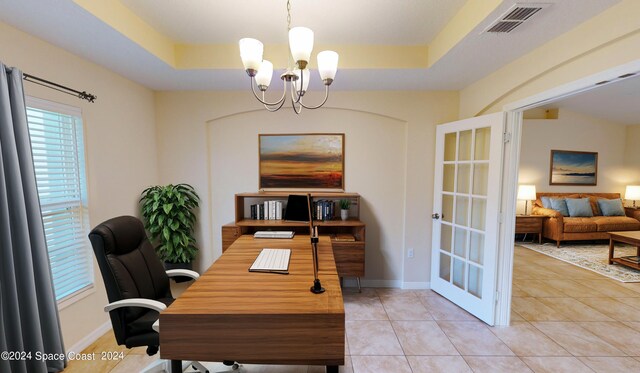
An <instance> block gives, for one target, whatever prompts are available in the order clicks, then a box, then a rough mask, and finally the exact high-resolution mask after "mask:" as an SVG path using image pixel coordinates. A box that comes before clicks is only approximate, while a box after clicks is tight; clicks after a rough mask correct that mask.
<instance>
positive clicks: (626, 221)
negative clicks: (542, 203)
mask: <svg viewBox="0 0 640 373" xmlns="http://www.w3.org/2000/svg"><path fill="white" fill-rule="evenodd" d="M592 219H593V221H594V222H595V223H596V224H597V226H598V232H615V231H635V230H640V221H638V220H636V219H634V218H630V217H627V216H597V217H594V218H592ZM565 231H566V230H565Z"/></svg>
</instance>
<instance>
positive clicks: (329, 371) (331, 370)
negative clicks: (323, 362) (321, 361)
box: [327, 365, 339, 373]
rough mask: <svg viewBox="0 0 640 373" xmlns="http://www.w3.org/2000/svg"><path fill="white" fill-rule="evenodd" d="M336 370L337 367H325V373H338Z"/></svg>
mask: <svg viewBox="0 0 640 373" xmlns="http://www.w3.org/2000/svg"><path fill="white" fill-rule="evenodd" d="M338 370H339V368H338V366H337V365H327V373H338Z"/></svg>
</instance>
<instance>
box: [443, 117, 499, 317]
mask: <svg viewBox="0 0 640 373" xmlns="http://www.w3.org/2000/svg"><path fill="white" fill-rule="evenodd" d="M503 128H504V113H496V114H491V115H485V116H482V117H476V118H471V119H466V120H461V121H457V122H452V123H447V124H443V125H440V126H438V127H437V129H436V167H435V175H434V200H433V208H434V211H433V233H432V240H433V241H432V253H431V255H432V256H431V288H432V289H433V290H434V291H436V292H437V293H439V294H441V295H442V296H444V297H445V298H447V299H449V300H451V301H452V302H453V303H455V304H457V305H458V306H460V307H462V308H463V309H465V310H467V311H468V312H469V313H471V314H473V315H474V316H476V317H478V318H479V319H480V320H482V321H484V322H485V323H487V324H489V325H493V324H494V313H495V299H496V280H497V278H496V269H497V253H498V229H499V204H500V188H501V182H500V175H501V167H502V152H503Z"/></svg>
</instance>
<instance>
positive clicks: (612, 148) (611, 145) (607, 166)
mask: <svg viewBox="0 0 640 373" xmlns="http://www.w3.org/2000/svg"><path fill="white" fill-rule="evenodd" d="M626 133H627V126H625V125H622V124H618V123H614V122H609V121H606V120H602V119H596V118H593V117H589V116H586V115H583V114H579V113H574V112H571V111H568V110H565V109H560V111H559V115H558V119H525V120H524V122H523V129H522V148H521V153H520V172H519V177H518V183H519V184H535V186H536V191H538V192H601V193H616V192H617V193H621V194H623V193H624V189H625V186H626V184H627V182H628V181H629V180H628V178H629V172H628V168H627V167H625V146H626V143H627V140H626ZM552 149H553V150H575V151H588V152H597V153H598V181H597V183H598V185H596V186H567V185H549V167H550V156H551V150H552ZM520 203H521V204H523V202H520ZM519 208H524V207H522V206H519ZM519 212H522V211H519Z"/></svg>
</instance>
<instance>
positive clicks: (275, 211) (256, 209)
mask: <svg viewBox="0 0 640 373" xmlns="http://www.w3.org/2000/svg"><path fill="white" fill-rule="evenodd" d="M282 205H283V204H282V201H264V202H260V203H257V204H253V205H251V206H250V207H249V217H250V219H252V220H282Z"/></svg>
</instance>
